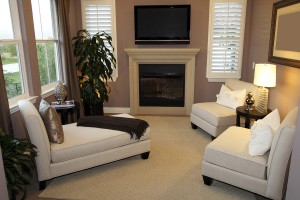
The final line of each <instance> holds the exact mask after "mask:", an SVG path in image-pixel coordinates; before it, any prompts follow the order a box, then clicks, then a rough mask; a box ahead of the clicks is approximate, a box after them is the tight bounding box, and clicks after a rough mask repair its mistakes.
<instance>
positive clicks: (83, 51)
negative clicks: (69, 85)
mask: <svg viewBox="0 0 300 200" xmlns="http://www.w3.org/2000/svg"><path fill="white" fill-rule="evenodd" d="M72 40H73V53H74V56H75V57H76V69H77V70H78V71H79V76H78V79H79V84H80V93H81V98H82V100H83V103H84V104H90V105H96V104H98V103H103V102H104V101H108V94H109V93H110V87H109V86H108V84H107V80H109V79H111V80H112V73H113V68H116V59H115V57H114V55H113V49H114V48H113V46H112V38H111V36H109V35H108V34H107V33H105V32H101V33H96V34H95V35H91V34H90V33H89V32H88V31H87V30H79V31H78V32H77V36H76V37H74V38H73V39H72ZM108 47H111V49H112V50H110V48H108Z"/></svg>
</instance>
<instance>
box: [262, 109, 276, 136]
mask: <svg viewBox="0 0 300 200" xmlns="http://www.w3.org/2000/svg"><path fill="white" fill-rule="evenodd" d="M262 121H263V122H264V123H265V124H268V125H269V126H270V127H271V128H272V129H273V132H274V133H275V132H276V131H277V129H278V128H279V126H280V115H279V111H278V109H277V108H276V109H275V110H273V111H272V112H271V113H269V114H268V115H267V116H265V117H264V118H263V119H262Z"/></svg>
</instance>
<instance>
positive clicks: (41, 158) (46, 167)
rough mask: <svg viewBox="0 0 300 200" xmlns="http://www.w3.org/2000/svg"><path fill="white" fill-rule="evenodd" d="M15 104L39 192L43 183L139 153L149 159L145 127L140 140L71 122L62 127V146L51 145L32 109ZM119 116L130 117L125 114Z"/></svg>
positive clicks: (27, 103)
mask: <svg viewBox="0 0 300 200" xmlns="http://www.w3.org/2000/svg"><path fill="white" fill-rule="evenodd" d="M18 104H19V108H20V111H21V115H22V118H23V121H24V122H25V125H26V128H27V132H28V135H29V137H30V140H31V142H32V143H33V144H34V145H36V146H37V149H38V155H37V157H36V158H35V160H36V167H37V174H38V180H39V183H40V189H44V188H45V187H46V181H47V180H49V179H52V178H54V177H58V176H61V175H65V174H69V173H72V172H76V171H80V170H84V169H87V168H91V167H95V166H98V165H101V164H105V163H109V162H113V161H116V160H120V159H123V158H127V157H130V156H135V155H139V154H141V157H142V158H143V159H147V158H148V156H149V153H150V128H149V127H148V128H147V130H146V132H145V133H144V135H143V136H142V137H141V138H140V140H133V139H131V137H130V135H129V134H127V133H125V132H121V131H115V130H108V129H101V128H91V127H79V126H76V123H73V124H67V125H63V132H64V142H63V143H62V144H57V143H51V142H49V139H48V135H47V132H46V129H45V125H44V123H43V121H42V118H41V116H40V114H39V112H38V111H37V109H36V108H35V106H34V105H33V104H32V103H31V102H29V101H26V100H22V101H19V103H18ZM119 116H121V117H131V116H130V115H127V114H122V115H119Z"/></svg>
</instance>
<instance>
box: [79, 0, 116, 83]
mask: <svg viewBox="0 0 300 200" xmlns="http://www.w3.org/2000/svg"><path fill="white" fill-rule="evenodd" d="M81 12H82V25H83V28H84V29H86V30H88V32H89V33H90V34H96V33H98V32H101V31H105V32H106V33H107V34H109V35H110V36H111V37H112V44H113V47H114V56H115V58H116V59H117V43H116V40H117V38H116V25H115V24H116V23H115V1H114V0H81ZM106 45H107V47H108V48H109V49H110V50H112V48H111V47H110V46H109V45H108V42H107V44H106ZM117 76H118V71H117V68H116V69H114V72H113V78H114V79H116V78H117Z"/></svg>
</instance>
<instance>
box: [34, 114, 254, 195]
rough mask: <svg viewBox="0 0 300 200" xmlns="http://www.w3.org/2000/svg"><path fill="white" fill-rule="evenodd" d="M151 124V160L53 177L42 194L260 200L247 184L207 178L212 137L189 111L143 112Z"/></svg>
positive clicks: (112, 165)
mask: <svg viewBox="0 0 300 200" xmlns="http://www.w3.org/2000/svg"><path fill="white" fill-rule="evenodd" d="M139 118H141V119H144V120H146V121H148V122H149V124H150V127H151V154H150V157H149V159H148V160H142V159H141V158H140V156H135V157H131V158H128V159H124V160H121V161H117V162H114V163H110V164H107V165H103V166H99V167H95V168H92V169H88V170H85V171H81V172H77V173H74V174H71V175H66V176H63V177H59V178H55V179H53V180H52V181H51V182H50V184H49V185H48V186H47V188H46V189H45V190H44V191H43V192H42V193H41V194H40V195H39V197H43V198H54V199H87V200H94V199H95V200H119V199H120V200H127V199H128V200H158V199H159V200H195V199H197V200H202V199H203V200H204V199H205V200H210V199H211V200H237V199H243V200H248V199H249V200H255V196H254V195H253V194H252V193H250V192H246V191H244V190H241V189H238V188H235V187H232V186H229V185H227V184H224V183H220V182H218V181H214V182H213V184H212V186H210V187H209V186H206V185H204V184H203V181H202V176H201V160H202V159H203V153H204V148H205V146H206V144H208V143H209V142H210V137H209V135H207V134H206V133H203V132H202V131H201V130H200V129H197V130H193V129H191V127H190V121H189V118H188V117H157V116H142V117H139Z"/></svg>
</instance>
